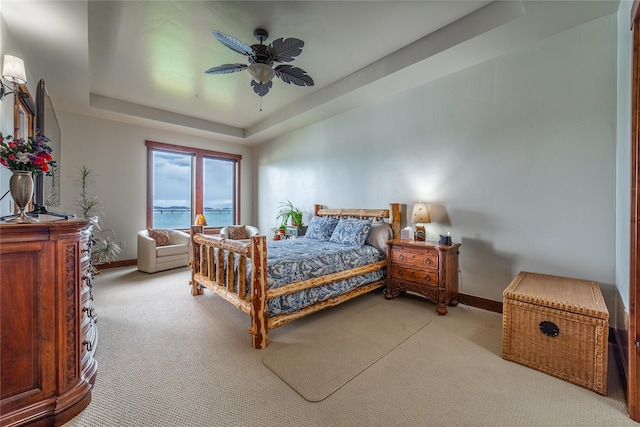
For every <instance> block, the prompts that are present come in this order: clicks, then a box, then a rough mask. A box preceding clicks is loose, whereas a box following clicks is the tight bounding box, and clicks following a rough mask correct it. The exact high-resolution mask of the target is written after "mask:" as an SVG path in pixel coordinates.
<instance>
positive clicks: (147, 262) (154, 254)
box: [138, 230, 190, 273]
mask: <svg viewBox="0 0 640 427" xmlns="http://www.w3.org/2000/svg"><path fill="white" fill-rule="evenodd" d="M167 232H168V233H169V244H168V245H166V246H157V244H156V241H155V239H153V238H152V237H149V232H148V231H147V230H140V231H138V270H140V271H144V272H145V273H155V272H157V271H164V270H169V269H171V268H177V267H184V266H186V265H189V239H190V236H189V235H188V234H187V233H183V232H182V231H178V230H167Z"/></svg>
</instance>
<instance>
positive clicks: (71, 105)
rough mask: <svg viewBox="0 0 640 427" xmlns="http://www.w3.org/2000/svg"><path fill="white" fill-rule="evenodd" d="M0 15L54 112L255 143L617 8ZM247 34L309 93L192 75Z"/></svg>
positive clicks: (104, 6) (53, 10) (25, 6)
mask: <svg viewBox="0 0 640 427" xmlns="http://www.w3.org/2000/svg"><path fill="white" fill-rule="evenodd" d="M0 8H1V9H0V11H1V12H2V15H3V17H4V19H5V22H6V24H7V27H8V30H9V32H10V33H11V36H12V38H13V39H14V40H15V41H16V44H17V45H18V50H19V51H20V52H19V53H20V54H21V55H22V56H23V57H24V59H25V63H26V64H27V67H28V69H33V70H37V74H38V75H33V76H32V78H34V79H38V80H39V79H40V78H44V79H45V81H46V82H47V86H48V87H49V91H50V93H51V95H52V98H53V99H54V103H56V104H57V108H58V106H59V108H61V109H63V110H66V111H72V112H77V113H81V114H89V115H93V116H99V117H107V118H110V119H114V120H122V121H127V122H134V123H141V124H147V125H152V126H157V127H164V128H167V129H176V130H179V131H182V132H191V133H195V134H201V135H204V136H207V137H211V138H215V139H220V140H229V141H233V142H239V143H246V144H255V143H260V142H262V141H265V140H267V139H269V138H273V137H275V136H278V135H279V134H282V133H284V132H287V131H289V130H291V129H295V128H297V127H300V126H305V125H308V124H310V123H314V122H316V121H319V120H323V119H325V118H327V117H330V116H332V115H335V114H338V113H340V112H342V111H345V110H348V109H350V108H356V107H358V106H360V105H362V104H364V103H367V102H372V101H375V100H379V99H381V98H382V97H384V96H388V95H389V94H392V93H396V92H399V91H403V90H409V89H411V88H412V87H415V86H417V85H420V84H426V83H428V82H430V81H432V80H433V79H436V78H438V77H441V76H443V75H446V74H449V73H451V72H455V71H458V70H460V69H463V68H465V67H468V66H471V65H473V64H476V63H479V62H482V61H486V60H488V59H491V58H494V57H496V56H498V55H501V54H504V53H507V52H510V51H513V50H515V49H518V48H520V47H522V46H525V45H526V44H528V43H531V42H534V41H536V40H539V39H541V38H544V37H548V36H549V35H552V34H554V33H556V32H558V31H562V30H564V29H567V28H570V27H571V26H574V25H578V24H581V23H583V22H587V21H589V20H592V19H595V18H597V17H599V16H603V15H606V14H609V13H613V12H615V11H616V10H617V2H611V1H603V2H597V1H587V2H577V1H569V2H558V1H556V2H521V1H507V2H489V1H406V2H405V1H279V2H272V1H255V2H244V1H126V2H119V1H89V2H86V1H42V2H38V1H7V0H3V1H2V2H1V3H0ZM256 28H264V29H266V30H267V31H268V32H269V33H270V38H269V40H267V43H268V42H270V41H271V40H273V39H274V38H278V37H285V38H286V37H296V38H299V39H302V40H303V41H304V42H305V46H304V49H303V52H302V54H301V55H300V56H298V57H297V58H296V60H295V61H294V63H293V64H294V65H296V66H298V67H301V68H303V69H304V70H306V71H307V72H308V73H309V74H310V75H311V76H312V77H313V79H314V81H315V85H314V86H313V87H299V86H294V85H288V84H286V83H284V82H282V81H280V80H278V79H274V86H273V88H272V89H271V91H270V92H269V94H267V95H266V96H265V97H263V98H260V97H258V96H257V95H256V94H255V93H254V92H253V90H252V89H251V86H250V81H251V77H250V75H249V74H248V73H247V72H240V73H234V74H228V75H209V74H205V73H204V71H205V70H206V69H208V68H210V67H212V66H216V65H221V64H224V63H235V62H246V58H245V57H243V56H242V55H239V54H237V53H235V52H233V51H231V50H230V49H228V48H227V47H225V46H223V45H222V44H221V43H219V42H218V41H217V40H216V39H215V38H214V37H213V35H212V30H214V29H215V30H219V31H222V32H224V33H227V34H230V35H233V36H234V37H236V38H238V39H240V40H242V41H244V42H245V43H248V44H254V43H257V41H256V40H255V38H254V37H253V32H254V30H255V29H256ZM5 53H15V52H9V51H6V52H5ZM28 71H29V70H28ZM261 101H262V105H260V102H261ZM260 107H262V111H260Z"/></svg>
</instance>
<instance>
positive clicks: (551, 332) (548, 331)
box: [538, 320, 560, 337]
mask: <svg viewBox="0 0 640 427" xmlns="http://www.w3.org/2000/svg"><path fill="white" fill-rule="evenodd" d="M538 327H539V328H540V332H542V333H543V334H545V335H546V336H548V337H557V336H558V334H559V333H560V329H559V328H558V326H557V325H556V324H555V323H553V322H549V321H548V320H545V321H542V322H540V325H538Z"/></svg>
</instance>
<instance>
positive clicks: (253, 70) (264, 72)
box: [247, 62, 276, 84]
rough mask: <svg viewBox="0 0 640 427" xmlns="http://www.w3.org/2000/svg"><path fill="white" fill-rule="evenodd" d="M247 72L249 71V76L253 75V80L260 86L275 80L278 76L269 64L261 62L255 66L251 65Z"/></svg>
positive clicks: (255, 63) (254, 64)
mask: <svg viewBox="0 0 640 427" xmlns="http://www.w3.org/2000/svg"><path fill="white" fill-rule="evenodd" d="M247 71H249V74H251V77H253V80H255V81H256V82H258V83H260V84H264V83H266V82H268V81H271V79H273V78H274V77H275V75H276V72H275V71H274V70H273V68H271V67H270V66H268V65H267V64H261V63H259V62H254V63H253V64H251V65H249V67H248V68H247Z"/></svg>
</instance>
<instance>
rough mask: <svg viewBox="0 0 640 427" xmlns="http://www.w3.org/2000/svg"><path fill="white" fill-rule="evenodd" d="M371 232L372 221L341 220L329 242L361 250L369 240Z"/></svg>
mask: <svg viewBox="0 0 640 427" xmlns="http://www.w3.org/2000/svg"><path fill="white" fill-rule="evenodd" d="M369 230H371V220H370V219H346V218H341V219H340V221H339V222H338V225H336V228H335V230H333V234H332V235H331V238H330V239H329V241H330V242H333V243H340V244H341V245H346V246H355V247H358V248H361V247H362V245H364V242H365V241H366V240H367V236H368V235H369Z"/></svg>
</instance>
